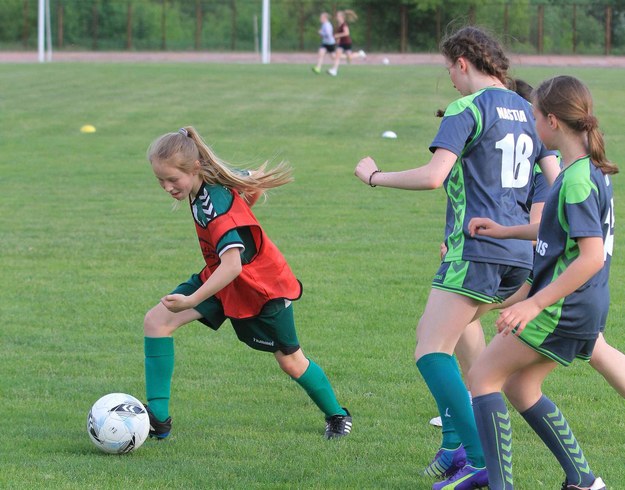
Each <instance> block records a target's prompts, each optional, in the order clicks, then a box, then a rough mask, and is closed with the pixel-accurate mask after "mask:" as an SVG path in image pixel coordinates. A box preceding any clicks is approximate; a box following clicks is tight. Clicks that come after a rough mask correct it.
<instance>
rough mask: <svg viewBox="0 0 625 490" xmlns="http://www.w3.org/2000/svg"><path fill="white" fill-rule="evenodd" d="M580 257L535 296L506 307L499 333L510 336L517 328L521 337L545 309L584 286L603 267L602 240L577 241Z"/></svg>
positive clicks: (498, 321)
mask: <svg viewBox="0 0 625 490" xmlns="http://www.w3.org/2000/svg"><path fill="white" fill-rule="evenodd" d="M577 244H578V246H579V256H578V257H577V258H576V259H575V260H574V261H573V262H571V264H570V265H569V266H568V267H567V268H566V269H565V270H564V272H563V273H562V274H561V275H560V276H558V278H557V279H556V280H555V281H553V282H552V283H551V284H549V285H548V286H547V287H545V288H544V289H541V290H540V291H538V292H537V293H536V294H535V295H534V296H532V297H530V298H528V299H526V300H525V301H521V302H519V303H516V304H514V305H512V306H510V307H508V308H505V309H504V310H502V311H501V313H500V314H499V318H498V319H497V322H496V324H497V328H498V330H499V331H500V332H501V333H503V334H504V335H507V334H508V333H510V332H511V331H512V330H513V329H514V328H516V329H517V330H516V332H515V333H516V334H517V335H518V334H519V333H521V331H522V330H523V329H524V328H525V326H526V325H527V323H528V322H529V321H530V320H532V319H533V318H535V317H536V315H538V313H540V312H541V311H542V310H544V309H545V308H547V307H548V306H550V305H552V304H554V303H555V302H556V301H558V300H560V299H562V298H564V297H565V296H568V295H569V294H571V293H572V292H573V291H575V290H577V289H578V288H579V287H581V286H582V285H583V284H584V283H585V282H586V281H588V280H589V279H590V278H591V277H592V276H594V275H595V274H596V273H597V272H599V271H600V270H601V268H602V267H603V263H604V259H603V238H601V237H584V238H578V239H577Z"/></svg>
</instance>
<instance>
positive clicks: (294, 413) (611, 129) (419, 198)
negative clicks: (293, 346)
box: [0, 63, 625, 490]
mask: <svg viewBox="0 0 625 490" xmlns="http://www.w3.org/2000/svg"><path fill="white" fill-rule="evenodd" d="M560 73H570V74H574V75H577V76H579V77H581V78H582V79H583V80H585V81H586V82H587V83H588V84H589V85H590V87H591V89H592V90H593V93H594V96H595V101H596V113H597V115H598V117H599V120H600V122H601V125H602V128H603V130H604V132H605V133H606V140H607V149H608V155H609V156H610V157H611V159H612V160H614V161H615V162H617V163H620V164H621V166H622V168H624V169H625V136H624V134H625V133H624V132H623V118H622V114H621V109H622V107H623V106H624V105H625V95H624V94H623V92H622V90H620V89H618V87H620V86H621V84H622V80H623V77H624V76H625V72H624V71H623V70H617V69H614V70H597V69H593V70H590V69H577V70H573V69H568V68H567V69H561V68H555V67H554V68H540V69H539V68H528V67H525V68H523V69H522V70H519V71H518V72H516V73H514V75H517V76H520V77H522V78H524V79H526V80H527V81H529V82H531V83H534V84H535V83H537V82H538V81H540V80H541V79H543V78H546V77H548V76H551V75H555V74H560ZM0 79H1V80H2V93H1V95H0V148H1V156H0V189H1V194H2V197H1V200H0V203H1V212H0V229H1V235H0V244H1V245H2V254H0V270H1V271H2V285H3V287H2V290H3V292H2V301H1V303H0V305H1V306H0V320H1V325H2V326H1V330H0V337H1V340H2V342H1V345H2V361H0V362H1V365H2V376H1V377H0V400H2V402H1V404H2V415H1V417H0V434H1V435H0V454H1V455H2V460H1V463H0V464H1V469H0V488H7V489H39V488H53V489H74V488H75V489H117V488H417V489H427V488H430V486H431V481H430V480H429V479H427V478H425V477H422V476H421V475H420V473H421V470H422V468H423V467H424V466H425V465H426V464H427V463H428V462H429V460H430V458H431V457H432V456H433V454H434V452H435V450H436V448H437V444H438V443H439V432H438V429H435V428H433V427H430V426H429V425H428V420H429V419H430V418H431V417H432V416H434V415H435V405H434V402H433V400H432V398H431V396H430V395H429V393H428V390H427V388H426V386H425V384H424V382H423V380H422V379H421V377H420V375H419V373H418V371H417V369H416V367H415V365H414V362H413V357H412V352H413V349H414V326H415V323H416V319H417V317H418V316H419V314H420V312H421V309H422V307H423V305H424V302H425V299H426V296H427V293H428V290H429V284H430V280H431V277H432V275H433V273H434V271H435V270H436V268H437V265H438V264H437V256H438V247H439V243H440V240H441V237H442V233H443V223H444V207H445V196H444V192H443V191H442V190H439V191H433V192H422V193H411V192H405V191H404V192H402V191H393V190H389V189H382V188H376V189H370V188H368V187H366V186H364V185H362V184H361V183H360V182H359V181H358V180H357V179H356V178H355V177H354V176H353V169H354V166H355V165H356V163H357V162H358V160H359V159H360V158H361V157H363V156H365V155H372V156H373V157H374V158H376V160H377V161H378V163H379V165H380V166H381V167H382V168H383V169H389V170H390V169H404V168H410V167H411V166H416V165H418V164H422V163H425V162H426V161H427V159H428V157H429V152H428V151H427V146H428V144H429V142H430V140H431V138H432V137H433V135H434V133H435V131H436V128H437V125H438V121H437V120H436V119H435V118H434V111H435V110H436V109H438V108H443V107H445V105H446V104H447V103H448V102H449V101H451V100H452V99H454V98H456V97H457V93H456V92H455V91H454V89H453V87H451V84H450V82H449V80H448V77H447V73H446V71H445V69H444V68H443V67H431V66H402V67H396V66H368V67H364V66H354V67H344V68H343V69H342V71H341V73H340V76H339V77H338V78H337V79H333V78H330V77H327V76H325V75H324V76H314V75H313V74H312V73H311V72H310V68H309V67H308V66H303V65H291V66H289V65H278V66H260V65H254V66H245V65H216V64H215V65H213V64H210V65H202V64H135V65H128V64H124V65H122V64H59V63H56V64H49V65H0ZM83 124H93V125H95V126H96V127H97V132H96V133H94V134H81V133H80V132H79V128H80V127H81V126H82V125H83ZM187 124H192V125H194V126H196V128H197V129H198V130H199V131H200V133H201V134H203V135H204V136H205V138H206V139H207V140H208V141H209V142H210V143H211V144H212V145H213V148H214V149H215V150H216V152H217V153H218V154H220V155H221V156H222V157H223V158H225V159H227V160H230V161H232V162H237V163H240V164H242V165H245V166H254V165H257V164H259V163H262V161H264V160H265V159H270V160H271V161H274V162H277V161H280V160H283V159H285V160H288V161H289V162H291V164H292V165H293V167H294V169H295V177H296V180H295V182H294V183H292V184H290V185H288V186H285V187H283V188H280V189H277V190H274V191H273V192H272V193H271V194H270V196H269V199H268V201H267V202H266V203H265V204H262V205H258V206H257V208H255V210H256V214H257V216H258V217H259V219H260V221H261V222H262V223H263V224H264V226H265V229H266V230H267V232H268V233H269V235H270V236H271V237H272V238H273V239H274V241H275V242H276V243H277V244H278V246H279V247H280V248H281V249H282V251H283V252H284V254H285V255H286V257H287V259H288V260H289V262H290V264H291V266H292V268H293V269H294V271H295V272H296V274H297V275H298V277H299V278H300V280H301V281H302V282H303V284H304V290H305V291H304V296H303V298H302V299H301V301H299V302H297V303H296V305H295V314H296V322H297V325H298V333H299V337H300V341H301V343H302V347H303V349H304V351H305V352H306V353H307V355H309V356H310V357H311V358H313V359H315V360H316V362H317V363H319V364H320V365H321V366H322V367H323V368H324V369H325V371H326V373H327V374H328V377H329V378H330V379H331V381H332V382H333V385H334V387H335V389H336V391H337V394H338V397H339V401H340V402H341V403H342V404H344V405H345V406H347V407H348V408H349V409H350V411H351V412H352V413H353V415H354V431H353V433H352V435H351V436H350V437H349V438H346V439H344V440H340V441H330V442H328V441H324V440H323V438H322V433H323V417H322V415H321V413H320V412H318V410H317V409H316V407H314V406H313V404H312V403H311V402H310V401H309V400H308V398H307V397H306V396H305V394H304V393H303V392H302V391H301V390H300V389H299V387H297V385H296V384H295V383H294V382H293V381H291V380H290V379H289V378H288V377H287V376H286V375H284V374H283V373H282V372H281V371H279V369H278V367H277V365H276V363H275V361H274V360H273V357H272V356H271V355H264V354H261V353H257V352H255V351H252V350H251V349H249V348H247V347H245V346H244V345H243V344H240V343H239V342H238V341H237V340H236V337H235V335H234V333H233V331H232V329H231V328H230V326H229V324H226V325H224V327H223V328H222V329H221V331H219V332H218V333H214V332H212V331H207V329H206V328H205V327H203V326H201V325H200V324H193V325H190V326H187V327H186V328H183V329H181V330H180V331H179V332H177V334H176V337H175V338H176V372H175V374H174V385H173V395H172V414H173V417H174V432H173V433H172V436H171V437H170V438H169V439H168V440H166V441H162V442H156V441H147V442H146V443H145V444H144V446H143V447H141V448H140V449H139V450H138V451H136V452H134V453H131V454H129V455H126V456H122V457H118V456H107V455H105V454H102V453H100V452H98V451H97V450H96V449H95V447H93V446H92V444H91V442H90V441H89V438H88V436H87V433H86V431H85V420H86V415H87V412H88V410H89V407H90V406H91V404H92V403H93V402H94V401H95V400H96V399H97V398H99V397H100V396H102V395H104V394H106V393H109V392H114V391H123V392H128V393H131V394H133V395H135V396H137V397H139V398H143V397H144V380H143V332H142V321H143V315H144V313H145V311H147V309H148V308H150V307H151V306H152V305H153V304H154V303H155V302H156V301H158V299H159V298H160V297H161V296H162V295H163V294H165V293H167V292H169V291H170V290H171V289H172V288H173V287H174V286H175V285H177V284H178V282H180V281H182V280H184V279H186V278H187V277H188V276H189V275H190V274H191V273H192V272H195V271H199V269H200V268H201V264H202V258H201V255H200V251H199V247H198V244H197V238H196V236H195V231H194V228H193V224H192V221H191V218H190V216H189V213H188V211H187V209H186V208H185V207H184V206H182V207H181V209H179V210H177V211H173V212H172V207H171V202H170V201H171V199H170V198H169V197H168V196H167V195H166V194H165V193H164V192H163V191H162V190H161V189H160V187H159V186H158V184H157V182H156V180H155V178H154V176H153V175H152V173H151V169H150V167H149V165H148V164H147V162H146V160H145V151H146V149H147V146H148V145H149V143H150V142H151V141H152V140H153V139H154V138H155V137H157V136H158V135H160V134H162V133H164V132H168V131H175V130H177V129H178V128H179V127H180V126H182V125H187ZM387 129H391V130H393V131H395V132H396V133H397V134H398V135H399V138H398V139H397V140H386V139H382V138H380V134H381V133H382V132H383V131H384V130H387ZM621 179H623V177H622V176H616V177H615V178H614V181H613V182H614V187H615V199H616V210H617V238H616V247H615V257H614V260H613V269H612V308H611V313H610V322H609V327H608V331H607V335H606V337H607V339H608V340H609V341H610V342H611V343H613V344H614V345H615V346H617V347H619V348H620V349H625V306H624V305H623V299H624V298H625V285H624V284H623V283H622V281H621V278H622V277H623V275H624V274H625V253H622V250H621V247H620V246H619V245H620V238H619V237H620V236H621V232H620V231H618V230H620V227H619V223H620V220H619V219H618V217H619V216H625V191H624V190H623V184H622V181H621ZM494 318H495V317H494V316H492V317H491V316H489V317H488V318H487V319H486V320H485V322H484V324H485V329H486V331H487V335H488V336H490V335H492V332H493V319H494ZM545 392H546V393H547V394H548V395H550V397H551V398H552V399H553V400H554V401H555V402H556V403H558V404H559V406H560V408H561V409H562V410H563V412H564V413H565V414H566V416H567V418H568V419H569V422H570V424H571V426H572V428H573V430H574V432H575V434H576V436H577V437H578V439H579V441H580V443H581V444H582V447H583V448H584V451H585V454H586V456H587V458H588V460H589V461H590V463H591V466H592V467H593V469H594V471H595V472H596V473H597V474H598V475H601V476H602V477H603V478H604V480H605V481H606V483H607V484H608V486H609V487H610V488H614V489H617V488H625V469H624V467H623V453H622V448H623V447H624V446H625V421H624V419H623V416H622V414H623V408H624V404H623V400H622V398H620V397H619V396H618V395H617V394H616V393H615V392H614V391H613V390H612V389H611V388H610V387H609V385H608V384H607V383H606V382H605V381H604V380H603V379H602V378H601V377H600V376H599V375H598V374H597V373H596V372H594V371H593V370H592V369H591V368H590V367H589V366H587V365H583V364H581V363H577V364H575V365H573V366H572V367H570V368H568V369H559V370H557V371H556V373H554V374H553V375H552V376H551V377H550V378H549V379H548V381H547V382H546V385H545ZM512 417H513V424H514V425H513V427H514V435H515V436H514V437H515V446H514V455H515V482H516V485H517V488H519V489H520V490H525V489H537V488H545V489H555V488H560V486H559V485H560V483H561V481H562V480H563V475H562V474H561V472H560V470H559V467H558V465H557V463H556V461H555V459H553V458H552V457H551V455H550V454H549V453H548V452H547V450H546V448H545V447H544V446H543V445H542V443H541V442H540V441H539V440H538V439H537V438H536V437H535V435H534V434H533V433H532V432H531V431H530V430H529V429H528V427H527V426H526V425H525V423H524V422H523V421H522V419H521V417H520V416H518V414H516V413H514V412H513V414H512Z"/></svg>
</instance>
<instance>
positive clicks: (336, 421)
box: [325, 407, 352, 439]
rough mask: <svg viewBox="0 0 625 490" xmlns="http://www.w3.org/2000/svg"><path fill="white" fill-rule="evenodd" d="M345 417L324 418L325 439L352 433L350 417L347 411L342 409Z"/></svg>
mask: <svg viewBox="0 0 625 490" xmlns="http://www.w3.org/2000/svg"><path fill="white" fill-rule="evenodd" d="M343 410H345V412H346V413H347V415H332V417H326V433H325V438H326V439H335V438H337V437H343V436H346V435H348V434H349V433H350V432H351V431H352V416H351V414H350V413H349V411H348V410H347V409H346V408H345V407H343Z"/></svg>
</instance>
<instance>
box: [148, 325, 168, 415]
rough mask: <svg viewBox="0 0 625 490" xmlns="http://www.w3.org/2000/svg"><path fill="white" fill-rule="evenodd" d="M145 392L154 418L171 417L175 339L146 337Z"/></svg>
mask: <svg viewBox="0 0 625 490" xmlns="http://www.w3.org/2000/svg"><path fill="white" fill-rule="evenodd" d="M144 350H145V391H146V395H147V399H148V405H149V406H150V410H151V411H152V413H153V414H154V416H155V417H156V418H157V419H158V420H160V421H164V420H166V419H167V417H169V396H170V393H171V377H172V376H173V374H174V339H173V337H145V339H144Z"/></svg>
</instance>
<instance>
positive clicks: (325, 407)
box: [293, 359, 347, 417]
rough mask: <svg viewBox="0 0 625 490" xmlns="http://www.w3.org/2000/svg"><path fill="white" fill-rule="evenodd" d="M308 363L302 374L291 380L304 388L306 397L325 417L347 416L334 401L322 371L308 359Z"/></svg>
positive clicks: (328, 383)
mask: <svg viewBox="0 0 625 490" xmlns="http://www.w3.org/2000/svg"><path fill="white" fill-rule="evenodd" d="M308 361H309V362H310V364H309V365H308V368H307V369H306V371H305V372H304V374H302V375H301V376H300V377H299V378H297V379H295V378H293V380H294V381H295V382H296V383H297V384H299V385H300V386H301V387H302V388H304V391H306V393H308V396H309V397H310V398H311V399H312V401H313V402H315V405H317V406H318V407H319V409H320V410H321V411H322V412H323V413H324V414H325V416H326V417H332V416H333V415H347V412H345V410H343V409H342V408H341V405H339V402H338V401H337V400H336V396H335V395H334V390H333V389H332V385H330V381H328V378H327V377H326V375H325V373H324V372H323V369H321V368H320V367H319V366H318V365H317V364H315V363H314V362H313V361H311V360H310V359H308Z"/></svg>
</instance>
